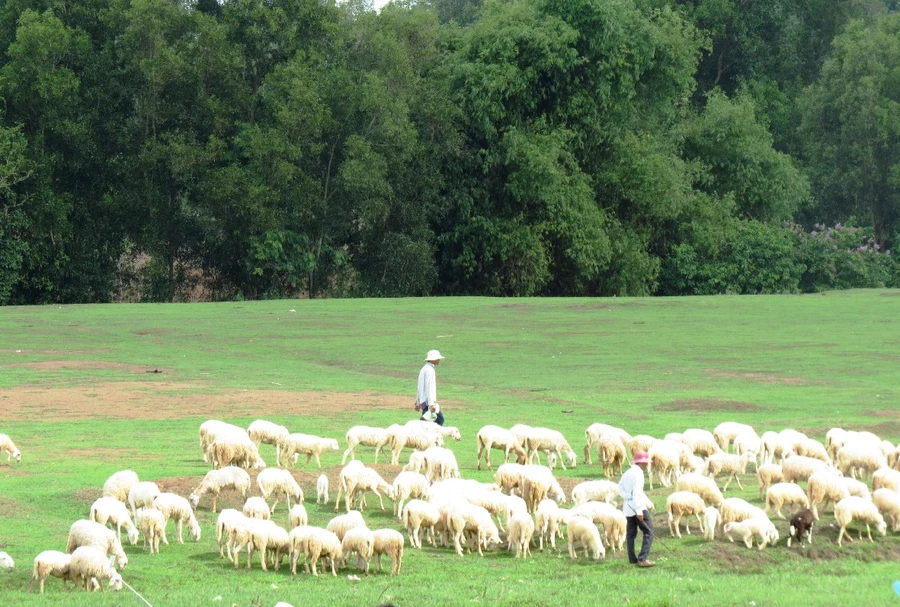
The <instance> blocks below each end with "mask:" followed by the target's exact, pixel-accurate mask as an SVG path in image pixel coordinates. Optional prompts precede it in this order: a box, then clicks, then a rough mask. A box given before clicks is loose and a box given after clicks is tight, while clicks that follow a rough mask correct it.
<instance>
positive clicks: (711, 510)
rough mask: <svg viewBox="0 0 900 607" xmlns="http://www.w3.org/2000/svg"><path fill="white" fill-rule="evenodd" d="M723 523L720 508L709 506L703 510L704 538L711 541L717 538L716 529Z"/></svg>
mask: <svg viewBox="0 0 900 607" xmlns="http://www.w3.org/2000/svg"><path fill="white" fill-rule="evenodd" d="M721 524H722V514H721V513H720V512H719V509H718V508H715V507H713V506H707V507H706V508H705V509H704V510H703V538H704V539H706V540H709V541H712V540H714V539H716V529H718V528H719V525H721Z"/></svg>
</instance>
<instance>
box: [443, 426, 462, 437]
mask: <svg viewBox="0 0 900 607" xmlns="http://www.w3.org/2000/svg"><path fill="white" fill-rule="evenodd" d="M445 430H446V431H447V436H449V437H450V438H452V439H453V440H462V434H460V432H459V428H457V427H455V426H450V427H448V428H445Z"/></svg>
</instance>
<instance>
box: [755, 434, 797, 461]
mask: <svg viewBox="0 0 900 607" xmlns="http://www.w3.org/2000/svg"><path fill="white" fill-rule="evenodd" d="M760 440H762V445H763V449H762V453H763V455H762V459H763V463H765V464H774V463H775V460H778V462H779V463H781V461H782V460H784V458H786V457H787V456H789V455H791V445H790V443H789V442H788V441H787V440H786V439H785V438H784V437H783V436H781V435H780V434H778V433H777V432H772V431H769V432H763V435H762V436H761V437H760Z"/></svg>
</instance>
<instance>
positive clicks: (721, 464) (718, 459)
mask: <svg viewBox="0 0 900 607" xmlns="http://www.w3.org/2000/svg"><path fill="white" fill-rule="evenodd" d="M748 461H749V458H748V457H747V455H733V454H730V453H724V452H720V453H713V454H712V455H710V456H709V459H707V460H706V473H707V474H708V475H709V476H710V477H712V479H713V480H715V478H716V475H718V474H723V473H724V474H727V475H728V480H727V481H725V486H724V487H722V491H728V485H729V483H731V481H732V480H735V481H737V485H738V487H739V488H740V489H741V490H742V491H743V489H744V486H743V485H741V477H740V476H738V475H740V474H744V472H746V470H747V462H748Z"/></svg>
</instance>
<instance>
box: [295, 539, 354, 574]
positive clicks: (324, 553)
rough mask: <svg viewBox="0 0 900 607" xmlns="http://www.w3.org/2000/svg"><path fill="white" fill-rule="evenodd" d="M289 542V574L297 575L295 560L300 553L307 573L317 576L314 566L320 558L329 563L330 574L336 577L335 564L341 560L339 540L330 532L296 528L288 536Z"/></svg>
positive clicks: (341, 553)
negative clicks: (304, 561)
mask: <svg viewBox="0 0 900 607" xmlns="http://www.w3.org/2000/svg"><path fill="white" fill-rule="evenodd" d="M289 539H290V542H291V573H292V574H294V575H296V574H297V559H298V557H299V555H300V554H301V553H302V554H303V555H304V557H305V560H306V570H307V572H308V571H309V570H310V567H312V574H313V575H314V576H317V577H318V575H319V573H318V571H317V570H316V564H317V563H318V561H319V559H320V558H323V557H324V558H327V559H329V560H330V561H331V574H332V575H334V576H336V575H337V571H336V570H335V563H337V562H339V561H340V560H341V559H342V558H343V552H342V550H341V540H340V539H339V538H338V536H336V535H335V534H334V533H332V532H331V531H328V530H326V529H320V528H318V527H296V528H294V529H293V530H292V531H291V533H290V534H289Z"/></svg>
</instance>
